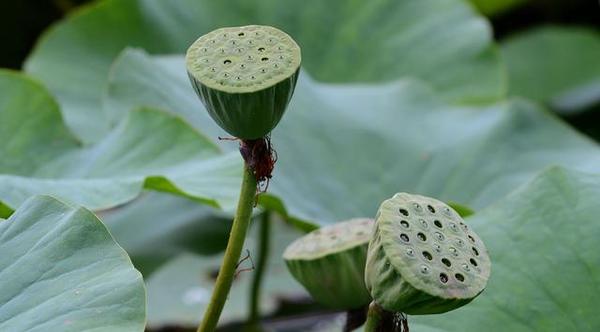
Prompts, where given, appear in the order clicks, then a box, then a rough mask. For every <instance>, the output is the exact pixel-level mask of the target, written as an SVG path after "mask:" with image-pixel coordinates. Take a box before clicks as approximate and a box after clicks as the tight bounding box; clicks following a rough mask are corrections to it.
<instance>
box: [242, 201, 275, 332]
mask: <svg viewBox="0 0 600 332" xmlns="http://www.w3.org/2000/svg"><path fill="white" fill-rule="evenodd" d="M259 227H260V229H259V237H258V241H259V244H258V246H259V247H258V261H257V263H256V270H255V271H254V279H253V280H252V288H251V289H250V316H249V318H248V325H249V326H250V327H251V328H252V331H260V330H261V328H260V326H259V319H260V294H261V292H260V291H261V286H262V280H263V276H264V273H265V268H266V266H267V261H268V259H269V250H270V246H271V242H270V241H271V212H269V211H265V212H264V213H263V215H262V216H261V218H260V225H259Z"/></svg>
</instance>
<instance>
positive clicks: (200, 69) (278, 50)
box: [188, 27, 297, 87]
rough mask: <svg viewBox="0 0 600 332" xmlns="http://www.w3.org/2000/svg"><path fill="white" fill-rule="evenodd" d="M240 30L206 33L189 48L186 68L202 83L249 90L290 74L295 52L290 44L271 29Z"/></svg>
mask: <svg viewBox="0 0 600 332" xmlns="http://www.w3.org/2000/svg"><path fill="white" fill-rule="evenodd" d="M241 29H243V31H233V32H226V33H217V32H215V33H209V34H207V35H205V36H203V37H201V38H200V39H198V41H196V42H195V43H194V46H196V48H191V49H190V53H189V59H188V68H190V70H191V69H193V73H194V75H195V76H196V77H198V78H200V77H201V79H202V80H203V81H205V82H211V81H212V82H214V83H216V84H220V85H228V86H234V87H244V86H247V87H250V86H253V85H257V84H261V83H263V82H265V81H268V80H270V79H273V78H277V77H282V78H283V77H284V76H283V75H291V71H286V70H285V69H286V68H289V67H290V66H295V61H294V60H295V59H294V55H295V54H297V53H295V52H297V49H296V46H295V44H294V43H293V41H291V40H289V38H288V37H287V36H285V34H283V33H281V32H279V31H272V29H271V30H269V29H266V30H264V31H255V30H254V29H256V28H255V27H244V28H241ZM217 55H218V56H217ZM256 60H259V61H258V62H256ZM232 65H233V66H232ZM294 69H295V68H294ZM224 71H227V75H224V74H223V72H224Z"/></svg>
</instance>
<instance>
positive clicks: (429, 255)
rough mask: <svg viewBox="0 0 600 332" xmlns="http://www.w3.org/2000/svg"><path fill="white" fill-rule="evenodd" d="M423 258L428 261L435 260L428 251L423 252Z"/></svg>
mask: <svg viewBox="0 0 600 332" xmlns="http://www.w3.org/2000/svg"><path fill="white" fill-rule="evenodd" d="M423 257H425V258H426V259H427V260H432V259H433V256H431V254H430V253H429V252H427V251H423Z"/></svg>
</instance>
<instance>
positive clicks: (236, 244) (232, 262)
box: [197, 164, 256, 332]
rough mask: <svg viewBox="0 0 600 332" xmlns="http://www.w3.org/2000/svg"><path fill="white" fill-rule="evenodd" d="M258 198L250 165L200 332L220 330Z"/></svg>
mask: <svg viewBox="0 0 600 332" xmlns="http://www.w3.org/2000/svg"><path fill="white" fill-rule="evenodd" d="M255 194H256V177H255V176H254V174H253V173H252V171H250V170H249V169H248V165H246V164H245V165H244V178H243V180H242V188H241V191H240V199H239V201H238V206H237V211H236V213H235V217H234V219H233V226H232V227H231V232H230V233H229V241H228V242H227V249H225V257H224V258H223V265H221V269H220V270H219V275H218V276H217V282H216V283H215V288H214V289H213V293H212V296H211V298H210V302H209V304H208V308H207V309H206V312H205V313H204V318H203V320H202V323H201V324H200V326H199V327H198V330H197V331H198V332H212V331H214V330H215V328H216V327H217V323H218V322H219V317H220V316H221V312H222V311H223V306H225V301H226V300H227V295H228V294H229V290H230V289H231V284H232V283H233V279H234V275H235V270H236V268H237V263H238V260H239V259H240V254H241V253H242V248H243V246H244V239H245V238H246V232H247V231H248V225H249V224H250V217H251V216H252V208H253V207H254V196H255Z"/></svg>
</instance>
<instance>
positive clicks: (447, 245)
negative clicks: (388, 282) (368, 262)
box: [376, 193, 491, 299]
mask: <svg viewBox="0 0 600 332" xmlns="http://www.w3.org/2000/svg"><path fill="white" fill-rule="evenodd" d="M376 223H377V226H376V227H377V228H378V231H379V234H380V236H381V242H382V246H383V249H384V251H385V253H386V256H387V257H388V259H389V260H390V263H391V264H392V265H393V266H394V268H395V269H396V270H397V271H398V273H399V274H400V275H402V277H403V278H404V279H405V280H406V281H407V282H409V283H410V284H411V285H412V286H413V287H414V288H416V289H419V290H421V291H424V292H426V293H428V294H431V295H434V296H437V297H441V298H447V299H470V298H474V297H475V296H477V295H478V294H479V293H480V292H481V291H483V289H484V288H485V285H486V283H487V280H488V278H489V276H490V268H491V263H490V258H489V256H488V252H487V249H486V247H485V245H484V244H483V242H482V241H481V239H480V238H479V236H477V234H475V232H473V231H472V230H471V229H470V228H469V226H467V224H465V222H464V221H463V219H462V218H461V217H460V216H459V215H458V213H456V211H454V210H453V209H452V208H450V207H449V206H448V205H446V204H445V203H443V202H440V201H438V200H436V199H432V198H429V197H424V196H419V195H411V194H406V193H398V194H396V195H394V197H392V198H391V199H388V200H386V201H385V202H383V203H382V205H381V207H380V209H379V211H378V213H377V217H376Z"/></svg>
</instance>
